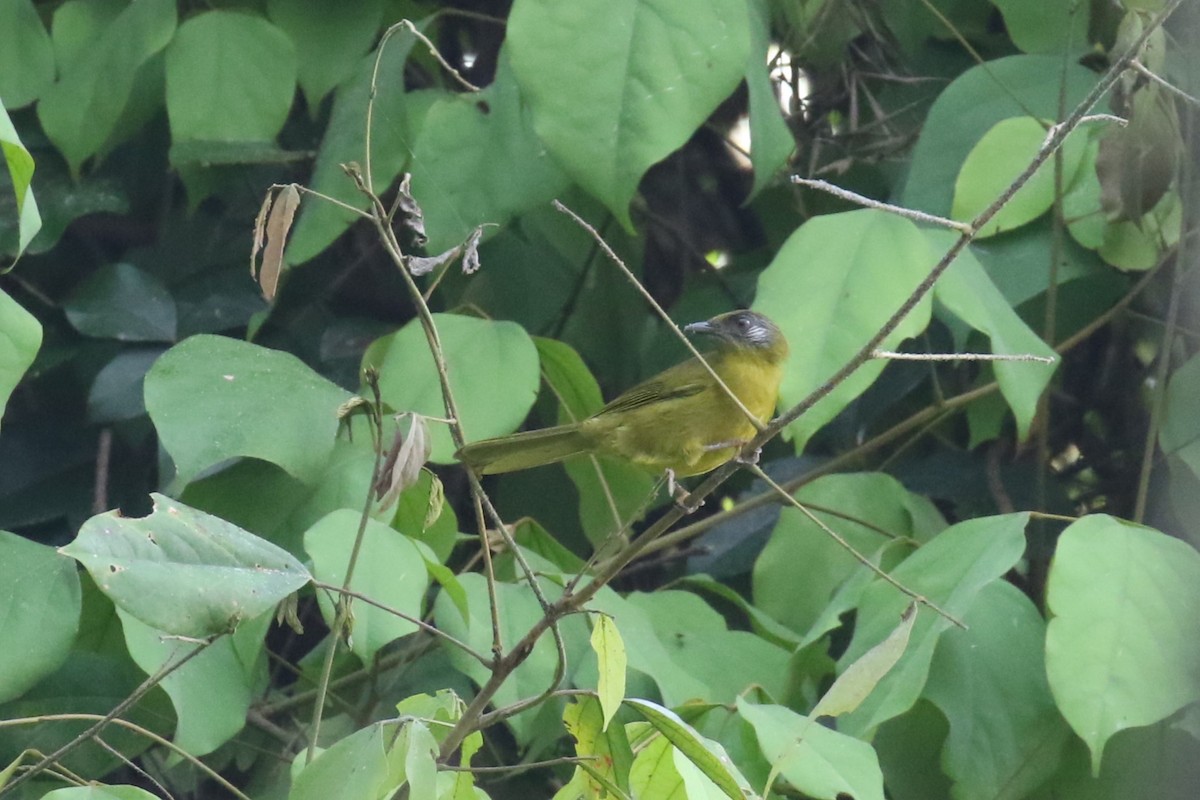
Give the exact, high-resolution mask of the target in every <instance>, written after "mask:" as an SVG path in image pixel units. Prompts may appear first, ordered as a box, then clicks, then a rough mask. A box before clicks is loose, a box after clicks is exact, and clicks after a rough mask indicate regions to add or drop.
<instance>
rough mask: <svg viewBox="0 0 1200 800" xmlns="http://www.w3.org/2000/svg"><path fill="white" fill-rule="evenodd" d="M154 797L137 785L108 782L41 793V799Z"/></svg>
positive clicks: (137, 799)
mask: <svg viewBox="0 0 1200 800" xmlns="http://www.w3.org/2000/svg"><path fill="white" fill-rule="evenodd" d="M155 797H157V795H153V794H150V792H147V791H146V790H145V789H142V788H140V787H138V786H112V785H108V784H92V785H89V786H71V787H68V788H66V789H55V790H54V791H52V792H47V793H46V794H44V795H42V798H43V800H154V798H155Z"/></svg>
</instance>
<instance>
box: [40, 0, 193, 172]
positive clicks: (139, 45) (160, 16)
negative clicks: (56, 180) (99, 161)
mask: <svg viewBox="0 0 1200 800" xmlns="http://www.w3.org/2000/svg"><path fill="white" fill-rule="evenodd" d="M175 21H176V18H175V3H174V2H172V0H133V2H131V3H130V4H129V5H128V6H126V7H125V9H124V10H123V11H121V13H120V14H118V15H117V16H116V18H114V19H113V20H112V22H111V23H107V24H105V23H101V24H100V25H99V26H98V27H96V28H94V29H93V32H92V33H91V35H90V36H89V37H88V40H87V43H86V45H83V46H80V47H79V49H78V55H77V56H76V57H75V58H73V59H71V60H70V61H69V62H67V63H66V64H65V65H64V66H63V67H62V74H61V75H60V77H59V80H58V82H57V83H55V84H54V85H52V86H51V87H50V88H48V89H47V90H46V91H45V92H44V93H43V95H42V99H41V102H39V103H38V109H37V110H38V119H39V120H41V123H42V127H43V128H44V129H45V131H46V135H47V136H48V137H50V140H51V141H52V142H54V145H55V146H56V147H57V148H58V149H59V151H60V152H61V153H62V154H63V157H64V158H65V159H66V160H67V163H68V164H69V165H70V167H71V172H72V173H74V174H78V172H79V168H80V166H81V165H82V164H83V162H84V161H85V160H86V159H87V158H89V157H90V156H92V155H95V154H96V153H98V152H100V150H101V149H102V148H103V147H104V146H105V145H106V144H107V143H108V140H109V138H110V136H111V135H112V133H113V132H114V131H115V130H116V128H117V123H118V122H119V121H120V119H121V115H122V114H123V113H124V111H125V107H126V104H127V103H128V102H129V101H130V97H131V94H132V90H133V87H134V80H135V78H136V75H137V71H138V68H139V67H141V66H142V64H144V63H145V62H146V61H147V60H149V59H150V57H151V56H153V55H154V54H155V53H157V52H159V51H160V50H162V49H163V48H164V47H166V46H167V43H168V42H170V41H171V37H172V36H173V35H174V34H175ZM56 23H57V17H56ZM55 38H56V39H57V38H58V37H57V36H56V37H55Z"/></svg>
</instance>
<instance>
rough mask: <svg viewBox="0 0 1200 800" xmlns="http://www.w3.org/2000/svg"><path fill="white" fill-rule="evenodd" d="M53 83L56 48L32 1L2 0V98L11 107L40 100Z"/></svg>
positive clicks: (0, 73)
mask: <svg viewBox="0 0 1200 800" xmlns="http://www.w3.org/2000/svg"><path fill="white" fill-rule="evenodd" d="M53 80H54V48H53V47H51V45H50V37H49V36H48V35H47V34H46V28H45V26H44V25H42V20H41V19H40V18H39V17H38V13H37V10H36V9H35V8H34V7H33V3H32V2H30V0H0V98H3V100H4V105H5V106H7V107H8V108H20V107H21V106H25V105H28V104H30V103H32V102H33V101H34V100H36V99H38V97H39V96H40V95H41V93H42V91H44V90H45V88H46V87H47V86H49V85H50V83H51V82H52V81H53Z"/></svg>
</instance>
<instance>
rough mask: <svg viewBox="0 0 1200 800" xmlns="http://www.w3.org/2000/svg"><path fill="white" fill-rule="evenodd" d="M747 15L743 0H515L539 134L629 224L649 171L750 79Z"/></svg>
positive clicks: (512, 33) (519, 54)
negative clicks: (583, 42) (582, 36)
mask: <svg viewBox="0 0 1200 800" xmlns="http://www.w3.org/2000/svg"><path fill="white" fill-rule="evenodd" d="M747 16H748V15H747V9H746V5H745V0H711V1H710V2H706V3H700V4H696V3H681V2H677V0H617V2H610V1H609V0H579V1H578V2H572V3H559V2H555V1H554V0H518V1H517V2H516V3H514V5H513V9H512V12H511V13H510V14H509V18H508V33H507V43H508V45H509V47H510V48H511V51H510V53H511V57H512V62H513V70H514V72H515V73H516V76H517V79H518V81H520V84H521V92H522V95H523V96H524V97H525V99H526V101H527V102H528V103H529V107H530V110H531V111H532V112H533V122H534V128H535V130H536V131H537V135H538V137H539V138H540V139H541V140H542V142H543V143H544V144H545V145H546V147H547V149H548V150H549V151H550V153H551V154H552V155H553V156H554V157H555V159H556V160H557V161H558V162H559V164H561V165H562V167H563V169H565V170H566V171H567V173H568V174H569V175H570V176H571V177H572V178H573V179H574V180H575V181H576V182H577V183H579V184H580V185H581V186H582V187H583V188H585V189H586V190H587V191H589V192H590V193H592V194H593V195H595V196H596V197H597V198H599V199H600V200H601V201H603V203H604V204H605V205H606V206H608V208H609V210H610V211H612V213H613V214H615V215H616V217H617V219H619V220H620V221H621V223H622V224H623V225H624V226H625V227H626V228H631V227H632V223H631V221H630V217H629V201H630V200H631V199H632V198H633V195H634V193H635V192H636V191H637V186H638V182H639V181H640V180H641V178H642V175H643V174H644V173H645V172H646V170H647V169H649V167H650V166H651V165H652V164H655V163H656V162H658V161H661V160H662V159H663V158H665V157H666V156H667V155H669V154H670V153H671V152H672V151H674V150H676V149H677V148H679V147H680V146H681V145H683V144H684V142H686V141H687V140H688V138H689V137H691V135H692V134H693V133H694V132H695V131H696V129H697V128H698V127H700V125H701V124H702V123H703V122H704V120H705V119H707V118H708V116H709V115H710V114H711V113H712V112H713V111H714V110H715V109H716V107H717V106H718V105H719V104H720V103H721V101H723V100H724V99H725V98H726V97H728V96H729V95H730V94H731V93H732V92H733V90H734V89H735V88H736V87H737V85H738V82H739V81H740V80H741V79H742V76H743V74H744V72H745V69H746V63H747V57H748V56H747V54H748V51H749V48H750V31H749V25H748V20H747ZM580 31H587V32H588V43H589V46H588V47H585V48H581V47H580V46H579V32H580Z"/></svg>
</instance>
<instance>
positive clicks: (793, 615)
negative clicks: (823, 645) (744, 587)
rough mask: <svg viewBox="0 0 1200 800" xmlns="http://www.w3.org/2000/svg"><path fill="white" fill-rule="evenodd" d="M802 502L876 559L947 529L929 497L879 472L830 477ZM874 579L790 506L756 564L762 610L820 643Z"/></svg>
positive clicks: (806, 490)
mask: <svg viewBox="0 0 1200 800" xmlns="http://www.w3.org/2000/svg"><path fill="white" fill-rule="evenodd" d="M796 499H797V500H799V501H800V502H801V503H804V504H806V505H812V506H814V507H816V509H817V510H815V511H814V513H815V514H816V515H817V517H818V519H820V520H821V521H822V522H824V523H825V524H826V525H829V526H830V527H832V528H833V529H834V530H836V531H837V532H838V533H839V534H841V535H842V537H843V538H845V539H846V541H848V542H849V543H850V544H852V545H853V546H854V547H855V548H856V549H857V550H858V551H859V552H860V553H862V554H864V555H866V556H867V557H869V558H870V557H872V556H873V555H874V554H876V553H879V551H880V548H882V547H884V546H885V545H888V544H889V543H890V542H895V541H897V540H903V539H913V540H926V539H930V538H932V537H933V535H934V534H935V533H937V532H938V531H939V530H941V529H942V528H943V527H945V523H944V522H942V521H941V520H940V519H938V516H937V514H936V512H935V513H933V514H929V513H928V510H921V509H922V507H923V506H924V505H925V503H926V501H924V500H923V498H919V497H917V496H916V495H913V494H911V493H910V492H909V491H908V490H907V489H905V488H904V487H903V486H902V485H901V484H900V482H899V481H897V480H896V479H895V478H893V477H891V476H890V475H884V474H882V473H878V472H866V473H858V474H845V475H827V476H824V477H821V478H818V479H817V480H815V481H813V482H812V483H810V484H808V485H807V486H805V487H803V488H802V489H800V490H799V491H798V492H796ZM821 509H831V510H833V511H836V512H838V513H839V514H840V515H843V516H838V517H834V516H832V515H830V514H828V513H827V512H823V511H822V510H821ZM843 517H845V518H843ZM855 520H858V521H861V522H858V521H855ZM862 523H866V524H862ZM900 555H901V552H900V551H899V550H897V551H896V552H894V553H892V554H891V555H890V561H889V562H888V563H887V564H885V566H890V565H891V564H894V563H895V561H896V559H897V558H898V557H899V556H900ZM873 560H878V559H873ZM872 575H873V573H871V572H870V571H869V570H867V569H866V568H865V567H863V566H862V564H860V563H859V561H858V560H857V559H855V558H854V556H852V555H850V553H848V552H847V551H846V550H845V549H844V548H843V547H842V546H841V545H839V544H838V543H837V542H835V541H833V539H832V538H830V536H829V534H827V533H825V531H823V530H821V529H820V528H819V527H818V526H817V525H816V524H814V523H813V522H812V521H811V520H809V518H808V517H807V516H805V515H804V514H803V513H802V512H800V511H798V510H797V509H794V508H785V509H783V511H782V512H781V513H780V515H779V522H778V523H776V525H775V529H774V530H773V531H772V532H771V538H770V539H768V540H767V543H766V546H765V547H763V549H762V552H761V553H760V554H759V557H758V558H757V559H756V560H755V562H754V572H753V573H752V579H753V584H752V586H753V597H754V605H755V606H757V607H758V608H760V609H762V610H763V611H765V612H767V613H768V614H770V615H771V616H772V617H773V618H774V619H776V620H778V621H779V622H782V623H783V624H784V625H787V626H788V627H789V628H791V629H792V630H793V631H795V632H796V633H797V634H805V633H807V634H808V635H807V636H804V637H803V638H804V640H805V641H812V640H814V639H816V638H817V637H819V636H821V635H822V634H824V633H825V632H826V631H828V630H830V629H831V628H832V627H837V625H838V624H839V622H838V616H839V615H840V614H841V613H843V612H845V611H848V610H850V608H852V607H853V606H854V605H856V604H857V601H858V597H859V596H860V595H861V594H862V592H863V591H864V590H865V589H866V587H867V585H868V583H869V582H870V581H871V580H872V579H873V578H872ZM849 581H853V582H854V583H855V591H854V592H851V593H848V594H846V595H845V596H844V597H843V598H842V600H843V602H842V603H839V604H838V605H839V607H838V609H836V610H834V611H832V613H830V611H829V607H830V601H831V600H832V599H833V598H834V597H835V593H836V592H838V590H839V587H842V586H845V585H847V582H849ZM898 614H899V612H897V615H898ZM897 618H898V616H897V617H896V618H893V624H894V623H895V619H897Z"/></svg>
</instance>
